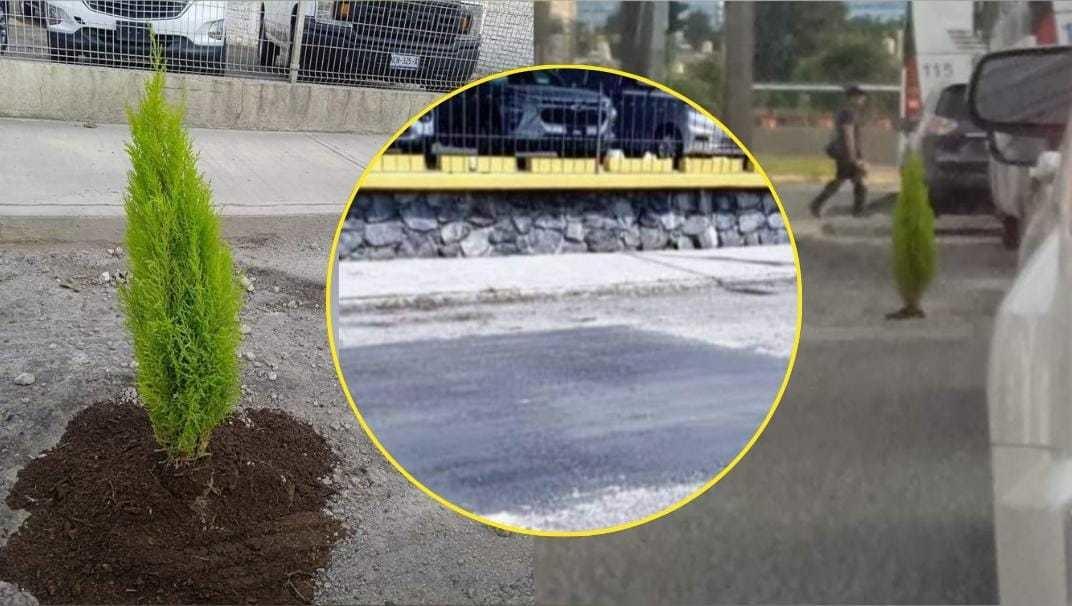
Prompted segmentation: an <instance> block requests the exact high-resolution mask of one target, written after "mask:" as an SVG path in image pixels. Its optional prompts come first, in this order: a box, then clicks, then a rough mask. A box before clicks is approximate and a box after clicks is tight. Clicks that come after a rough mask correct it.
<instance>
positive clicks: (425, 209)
mask: <svg viewBox="0 0 1072 606" xmlns="http://www.w3.org/2000/svg"><path fill="white" fill-rule="evenodd" d="M787 242H789V237H788V235H787V233H786V229H785V224H784V223H783V221H782V216H781V214H780V213H779V212H778V207H777V205H776V204H775V203H774V198H773V197H772V196H771V194H770V192H768V191H763V190H748V191H727V190H717V191H697V190H688V191H637V192H607V191H600V192H561V191H559V192H540V191H525V192H506V193H504V192H470V193H451V192H442V193H436V192H369V193H364V194H360V195H358V197H357V200H356V201H355V203H354V204H353V206H352V207H351V208H350V215H349V216H348V217H347V219H346V222H345V224H344V225H343V230H342V235H341V236H340V238H339V258H340V259H392V258H396V257H459V256H465V257H481V256H491V255H516V254H554V253H576V252H618V251H624V250H660V249H679V250H684V249H693V248H716V247H720V246H752V245H757V244H784V243H787Z"/></svg>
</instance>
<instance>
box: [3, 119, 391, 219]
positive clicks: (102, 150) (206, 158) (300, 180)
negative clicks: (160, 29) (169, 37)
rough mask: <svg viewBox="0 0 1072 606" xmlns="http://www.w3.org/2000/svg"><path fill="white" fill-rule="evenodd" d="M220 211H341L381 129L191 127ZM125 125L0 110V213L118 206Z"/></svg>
mask: <svg viewBox="0 0 1072 606" xmlns="http://www.w3.org/2000/svg"><path fill="white" fill-rule="evenodd" d="M190 134H191V137H192V139H193V143H194V149H195V150H196V151H197V152H198V154H200V168H201V171H202V172H203V173H204V175H205V177H206V178H207V179H208V181H209V183H211V185H212V189H213V191H214V192H215V195H216V201H217V204H219V207H220V211H221V213H222V214H224V215H268V216H271V215H306V214H328V215H339V214H340V213H341V212H342V209H343V207H344V206H345V204H346V202H347V201H348V199H349V196H350V191H351V190H352V189H353V186H354V183H355V182H356V181H357V178H358V176H359V175H360V174H361V171H362V170H363V169H364V167H365V165H366V164H368V162H369V161H370V160H371V158H372V156H373V155H375V153H376V151H378V149H379V147H380V146H381V145H383V143H384V142H385V141H386V139H387V136H386V135H351V134H331V133H299V132H265V131H237V130H213V129H197V128H195V129H190ZM129 140H130V132H129V130H128V128H127V127H126V126H123V125H99V126H96V127H94V128H87V127H85V126H83V125H82V124H79V123H70V122H52V121H47V120H19V119H0V158H2V160H0V191H2V192H4V197H3V199H2V200H0V217H70V216H78V217H114V216H122V214H123V202H122V196H123V189H124V187H125V186H126V180H127V171H128V170H129V168H130V163H129V160H128V159H127V155H126V149H125V145H126V143H127V142H128V141H129Z"/></svg>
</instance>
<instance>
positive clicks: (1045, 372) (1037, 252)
mask: <svg viewBox="0 0 1072 606" xmlns="http://www.w3.org/2000/svg"><path fill="white" fill-rule="evenodd" d="M1070 124H1072V121H1070ZM1057 162H1059V163H1060V168H1059V170H1056V171H1055V170H1053V168H1054V167H1055V166H1054V165H1055V164H1056V163H1057ZM1033 172H1034V173H1035V177H1036V179H1038V180H1039V182H1040V184H1041V186H1040V187H1037V188H1035V193H1036V195H1038V196H1039V197H1040V201H1039V211H1038V212H1039V213H1040V215H1041V214H1042V213H1045V216H1048V217H1050V219H1049V220H1039V221H1038V222H1036V223H1035V224H1034V225H1033V226H1032V229H1034V230H1035V231H1036V232H1037V233H1038V234H1039V235H1038V237H1037V238H1036V240H1037V241H1036V242H1033V243H1031V247H1032V249H1033V252H1031V253H1030V254H1029V256H1028V257H1027V258H1026V259H1025V261H1024V264H1023V267H1022V269H1021V271H1020V273H1019V275H1018V276H1017V278H1016V281H1015V282H1014V284H1013V286H1012V288H1011V290H1010V291H1009V293H1008V295H1007V296H1006V297H1005V300H1004V302H1003V303H1002V305H1001V308H1000V310H999V311H998V315H997V318H996V320H995V326H994V333H993V340H992V345H991V353H990V369H989V377H988V386H987V395H988V402H989V415H990V441H991V457H992V467H993V475H994V523H995V535H996V543H997V559H998V562H997V564H998V586H999V589H1000V595H1001V602H1002V603H1004V604H1068V603H1069V600H1070V597H1072V592H1070V582H1072V516H1070V513H1072V126H1070V127H1069V128H1068V129H1067V130H1066V133H1065V137H1064V144H1063V149H1062V152H1061V154H1060V155H1059V156H1058V155H1057V154H1054V153H1049V154H1044V155H1043V156H1042V157H1041V158H1040V162H1039V166H1037V167H1036V169H1035V170H1034V171H1033ZM1047 175H1052V176H1053V178H1048V177H1047ZM1041 198H1044V199H1041Z"/></svg>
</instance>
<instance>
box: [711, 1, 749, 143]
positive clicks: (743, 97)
mask: <svg viewBox="0 0 1072 606" xmlns="http://www.w3.org/2000/svg"><path fill="white" fill-rule="evenodd" d="M723 6H724V9H723V10H724V11H725V15H726V19H725V21H724V24H723V30H722V31H723V32H725V34H724V35H723V37H722V39H723V40H724V44H725V49H724V53H723V56H724V57H725V62H726V67H725V69H724V70H723V72H724V73H725V74H726V80H725V83H724V85H723V86H724V87H725V89H724V93H725V94H724V95H723V99H724V104H725V108H724V110H723V115H722V116H720V118H722V119H723V120H724V121H725V122H726V125H727V126H729V127H730V130H732V131H733V134H735V135H737V137H738V138H739V139H741V141H743V142H744V144H745V145H749V144H750V143H751V142H752V79H753V75H752V70H753V59H754V56H755V48H756V7H755V5H754V4H752V3H751V2H741V1H739V0H730V1H727V2H726V3H725V4H724V5H723Z"/></svg>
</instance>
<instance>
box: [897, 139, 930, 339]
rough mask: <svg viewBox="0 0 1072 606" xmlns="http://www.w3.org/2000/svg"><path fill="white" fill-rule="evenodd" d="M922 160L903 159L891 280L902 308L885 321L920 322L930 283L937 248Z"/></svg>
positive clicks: (913, 158) (912, 157) (912, 156)
mask: <svg viewBox="0 0 1072 606" xmlns="http://www.w3.org/2000/svg"><path fill="white" fill-rule="evenodd" d="M923 178H924V177H923V159H922V158H921V157H920V156H919V154H918V153H911V154H909V155H908V156H907V157H906V158H905V162H904V167H903V168H902V169H901V193H900V195H899V196H898V197H897V205H896V206H895V207H894V209H893V276H894V280H895V281H896V283H897V291H898V292H899V293H900V295H901V299H902V301H903V302H904V306H903V307H902V308H901V309H900V310H898V311H896V312H893V313H891V314H889V315H887V318H890V319H893V320H903V319H908V318H922V317H923V315H924V314H923V307H922V305H921V302H922V299H923V293H924V292H925V291H926V290H927V286H928V285H930V283H931V280H933V279H934V273H935V265H936V257H937V254H938V252H937V246H936V244H935V240H934V210H933V209H932V208H931V203H930V198H929V195H928V193H927V185H926V184H925V183H924V180H923Z"/></svg>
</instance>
